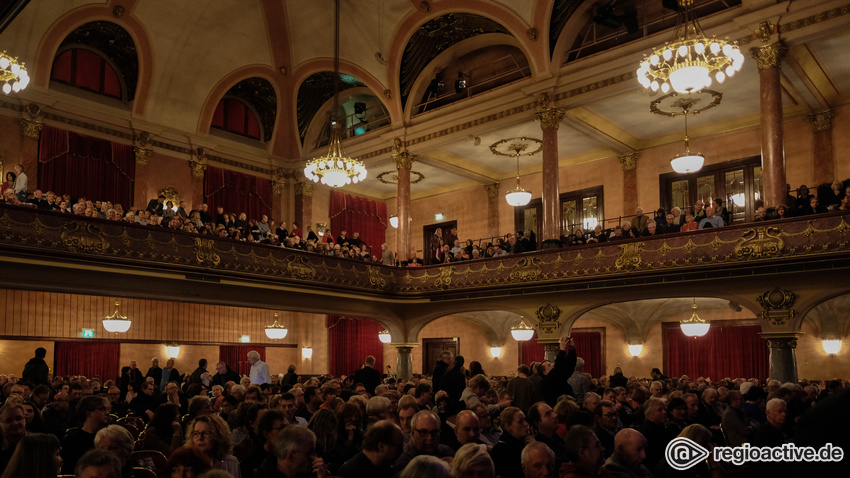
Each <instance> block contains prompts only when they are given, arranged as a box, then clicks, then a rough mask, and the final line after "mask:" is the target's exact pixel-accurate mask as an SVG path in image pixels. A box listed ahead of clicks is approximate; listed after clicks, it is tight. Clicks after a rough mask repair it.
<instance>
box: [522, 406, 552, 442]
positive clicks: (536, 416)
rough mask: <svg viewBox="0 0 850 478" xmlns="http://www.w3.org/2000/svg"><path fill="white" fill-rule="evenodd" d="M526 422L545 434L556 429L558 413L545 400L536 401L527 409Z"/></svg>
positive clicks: (549, 433)
mask: <svg viewBox="0 0 850 478" xmlns="http://www.w3.org/2000/svg"><path fill="white" fill-rule="evenodd" d="M528 424H529V425H531V426H532V427H534V428H536V429H537V431H538V432H539V433H541V434H543V435H546V436H552V435H553V434H554V433H555V431H556V430H557V429H558V424H559V423H558V414H556V413H555V410H553V409H552V407H550V406H549V404H547V403H546V402H537V403H535V404H534V405H532V406H531V408H529V409H528Z"/></svg>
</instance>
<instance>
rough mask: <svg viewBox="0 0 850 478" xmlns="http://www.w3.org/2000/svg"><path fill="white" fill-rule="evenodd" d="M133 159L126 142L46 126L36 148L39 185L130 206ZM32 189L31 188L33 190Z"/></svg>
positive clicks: (74, 194)
mask: <svg viewBox="0 0 850 478" xmlns="http://www.w3.org/2000/svg"><path fill="white" fill-rule="evenodd" d="M135 180H136V160H135V156H134V155H133V148H132V147H131V146H128V145H125V144H118V143H113V142H111V141H106V140H103V139H96V138H92V137H90V136H83V135H81V134H77V133H71V132H68V131H65V130H61V129H57V128H51V127H50V126H45V127H44V129H42V131H41V139H40V140H39V148H38V188H39V189H41V190H42V191H44V192H47V191H53V192H55V193H57V194H60V195H62V194H70V195H71V197H73V198H78V197H85V198H86V199H89V200H91V201H112V202H113V203H118V204H121V205H123V206H124V208H125V209H126V208H129V207H130V206H132V205H133V188H134V183H135ZM34 189H35V188H33V187H32V186H31V187H30V191H31V192H32V191H33V190H34Z"/></svg>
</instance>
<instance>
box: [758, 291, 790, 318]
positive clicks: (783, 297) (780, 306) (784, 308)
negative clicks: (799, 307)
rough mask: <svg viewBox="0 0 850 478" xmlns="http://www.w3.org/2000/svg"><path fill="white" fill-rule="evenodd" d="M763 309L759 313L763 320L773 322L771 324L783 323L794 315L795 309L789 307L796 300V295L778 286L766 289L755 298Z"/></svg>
mask: <svg viewBox="0 0 850 478" xmlns="http://www.w3.org/2000/svg"><path fill="white" fill-rule="evenodd" d="M756 300H758V303H759V305H761V307H762V309H763V311H762V313H761V314H759V317H761V318H762V319H764V320H767V321H769V322H773V325H785V323H786V322H787V321H788V320H791V319H793V318H794V316H795V315H796V313H797V312H796V311H795V310H794V309H792V308H791V307H793V306H794V302H796V301H797V295H796V294H794V293H793V292H791V291H790V290H787V289H780V288H779V287H777V288H775V289H773V290H768V291H765V292H764V293H762V295H760V296H758V297H757V298H756Z"/></svg>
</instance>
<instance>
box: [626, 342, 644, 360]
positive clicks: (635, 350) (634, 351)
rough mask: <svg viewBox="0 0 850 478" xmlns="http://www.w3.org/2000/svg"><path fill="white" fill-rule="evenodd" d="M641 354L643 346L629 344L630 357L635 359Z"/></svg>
mask: <svg viewBox="0 0 850 478" xmlns="http://www.w3.org/2000/svg"><path fill="white" fill-rule="evenodd" d="M641 352H643V344H629V354H630V355H631V356H632V357H637V356H638V355H640V353H641Z"/></svg>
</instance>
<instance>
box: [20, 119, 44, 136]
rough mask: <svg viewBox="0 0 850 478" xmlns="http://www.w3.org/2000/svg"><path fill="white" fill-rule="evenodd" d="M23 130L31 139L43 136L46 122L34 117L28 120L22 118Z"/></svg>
mask: <svg viewBox="0 0 850 478" xmlns="http://www.w3.org/2000/svg"><path fill="white" fill-rule="evenodd" d="M20 124H21V132H22V133H23V134H24V136H25V137H27V138H30V139H36V140H37V139H38V138H39V137H40V136H41V130H42V128H44V123H42V122H41V121H38V120H35V119H32V120H28V119H25V118H21V121H20Z"/></svg>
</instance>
